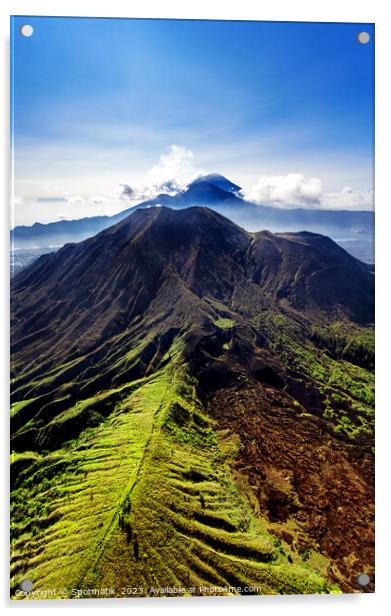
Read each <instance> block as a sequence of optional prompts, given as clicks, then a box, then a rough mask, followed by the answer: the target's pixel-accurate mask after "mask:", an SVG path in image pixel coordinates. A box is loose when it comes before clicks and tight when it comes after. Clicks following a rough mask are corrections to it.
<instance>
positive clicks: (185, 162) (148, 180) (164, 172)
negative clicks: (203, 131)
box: [120, 144, 204, 202]
mask: <svg viewBox="0 0 391 616" xmlns="http://www.w3.org/2000/svg"><path fill="white" fill-rule="evenodd" d="M193 159H194V154H193V152H192V151H191V150H189V149H188V148H186V147H185V146H183V145H175V144H173V145H171V146H170V148H169V151H168V152H167V153H166V154H162V155H161V156H160V159H159V162H158V163H157V164H156V165H154V166H153V167H152V168H151V169H150V170H149V171H148V172H147V174H146V176H145V179H144V180H143V181H142V182H140V183H139V184H137V185H136V186H130V185H129V184H121V194H120V196H121V198H122V199H126V200H130V201H132V202H139V201H144V200H147V199H153V198H154V197H156V196H157V195H159V194H165V195H176V194H178V193H179V192H181V191H182V190H184V189H185V188H186V186H188V184H190V182H192V181H193V180H195V179H196V178H197V177H199V176H200V175H202V174H203V173H204V171H203V170H202V169H199V168H197V167H196V166H195V165H194V162H193Z"/></svg>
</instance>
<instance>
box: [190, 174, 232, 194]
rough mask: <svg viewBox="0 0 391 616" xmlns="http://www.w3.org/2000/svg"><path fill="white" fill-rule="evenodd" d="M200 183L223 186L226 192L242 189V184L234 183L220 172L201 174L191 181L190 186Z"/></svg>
mask: <svg viewBox="0 0 391 616" xmlns="http://www.w3.org/2000/svg"><path fill="white" fill-rule="evenodd" d="M200 183H208V184H212V185H213V186H217V188H221V189H222V190H225V191H226V192H230V193H238V192H239V191H240V190H241V187H240V186H238V185H237V184H234V182H231V180H228V179H227V178H226V177H224V176H223V175H220V174H219V173H209V174H208V175H203V176H200V177H198V178H197V179H196V180H194V181H193V182H191V183H190V184H189V186H188V188H190V187H192V186H195V185H197V184H200Z"/></svg>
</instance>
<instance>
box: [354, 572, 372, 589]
mask: <svg viewBox="0 0 391 616" xmlns="http://www.w3.org/2000/svg"><path fill="white" fill-rule="evenodd" d="M370 581H371V578H370V577H369V575H368V574H367V573H360V575H358V576H357V584H358V585H359V586H368V584H369V582H370Z"/></svg>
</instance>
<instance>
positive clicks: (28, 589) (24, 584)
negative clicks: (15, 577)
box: [19, 580, 33, 592]
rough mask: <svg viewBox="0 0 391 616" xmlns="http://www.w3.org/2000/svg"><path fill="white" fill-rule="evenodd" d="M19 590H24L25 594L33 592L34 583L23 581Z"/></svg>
mask: <svg viewBox="0 0 391 616" xmlns="http://www.w3.org/2000/svg"><path fill="white" fill-rule="evenodd" d="M19 588H20V590H23V592H31V591H32V589H33V583H32V581H31V580H23V581H22V582H20V584H19Z"/></svg>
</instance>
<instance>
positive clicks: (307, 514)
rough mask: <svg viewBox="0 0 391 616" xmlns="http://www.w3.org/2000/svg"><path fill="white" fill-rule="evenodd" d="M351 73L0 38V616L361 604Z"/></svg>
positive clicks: (363, 50) (50, 22) (129, 32)
mask: <svg viewBox="0 0 391 616" xmlns="http://www.w3.org/2000/svg"><path fill="white" fill-rule="evenodd" d="M22 26H30V29H29V28H28V29H27V30H26V29H24V31H23V30H21V27H22ZM26 33H27V34H29V36H25V34H26ZM360 33H366V34H365V35H361V36H360ZM363 36H364V39H365V40H363ZM373 54H374V27H373V25H371V24H335V23H334V24H324V23H266V22H265V23H262V22H228V21H181V20H154V19H152V20H131V19H92V18H91V19H90V18H88V19H86V18H52V17H20V16H18V17H14V18H13V19H12V53H11V56H12V143H13V145H12V147H13V152H12V154H13V163H14V165H13V196H12V197H13V202H12V231H11V236H12V253H11V261H12V271H11V276H12V284H11V286H12V310H11V319H12V323H11V326H12V338H11V346H12V375H11V381H12V385H11V388H12V394H11V397H12V400H11V401H12V407H11V451H12V459H11V480H12V481H11V490H12V493H11V595H12V597H13V598H15V599H18V600H30V599H42V598H50V599H60V598H81V597H83V598H85V597H102V598H104V597H128V598H130V597H140V596H141V597H155V596H172V595H174V596H191V595H238V594H258V595H263V594H276V595H279V594H302V593H303V594H304V593H347V592H355V593H361V592H373V590H374V536H373V515H374V491H373V445H374V439H373V427H374V408H373V404H374V393H373V380H374V337H373V320H374V317H373V309H374V293H373V284H374V259H373V218H374V211H373V193H372V189H373V183H372V163H373V151H372V140H373V77H374V76H373Z"/></svg>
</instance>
